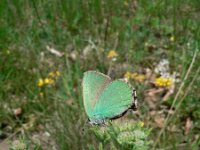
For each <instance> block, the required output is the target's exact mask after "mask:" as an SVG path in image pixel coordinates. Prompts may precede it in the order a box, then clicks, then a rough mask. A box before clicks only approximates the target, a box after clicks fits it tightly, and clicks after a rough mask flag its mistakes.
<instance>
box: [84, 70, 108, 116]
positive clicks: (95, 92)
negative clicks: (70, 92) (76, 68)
mask: <svg viewBox="0 0 200 150" xmlns="http://www.w3.org/2000/svg"><path fill="white" fill-rule="evenodd" d="M110 82H111V79H110V77H109V76H106V75H104V74H102V73H99V72H96V71H87V72H85V73H84V77H83V81H82V88H83V103H84V107H85V111H86V113H87V115H88V116H89V117H92V116H93V114H94V107H95V105H96V102H97V101H98V99H99V97H100V95H101V94H102V91H103V90H104V89H105V87H106V86H107V85H108V84H109V83H110Z"/></svg>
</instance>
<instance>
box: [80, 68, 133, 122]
mask: <svg viewBox="0 0 200 150" xmlns="http://www.w3.org/2000/svg"><path fill="white" fill-rule="evenodd" d="M82 86H83V103H84V107H85V111H86V114H87V115H88V117H89V120H90V123H91V124H104V123H105V120H107V119H113V118H117V117H119V116H121V115H123V114H125V113H126V112H127V110H128V109H131V108H133V107H136V106H135V99H134V97H133V96H132V94H133V92H132V88H131V87H130V86H129V85H128V84H127V83H125V82H123V81H121V80H115V81H111V79H110V77H109V76H106V75H104V74H102V73H99V72H96V71H87V72H85V73H84V77H83V82H82Z"/></svg>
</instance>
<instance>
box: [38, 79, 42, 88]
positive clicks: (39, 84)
mask: <svg viewBox="0 0 200 150" xmlns="http://www.w3.org/2000/svg"><path fill="white" fill-rule="evenodd" d="M37 85H38V86H39V87H42V86H43V85H44V80H43V79H39V80H38V84H37Z"/></svg>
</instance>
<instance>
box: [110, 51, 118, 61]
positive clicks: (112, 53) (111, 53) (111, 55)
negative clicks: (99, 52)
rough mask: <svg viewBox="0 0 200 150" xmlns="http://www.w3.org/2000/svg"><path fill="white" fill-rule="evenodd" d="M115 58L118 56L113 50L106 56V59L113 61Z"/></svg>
mask: <svg viewBox="0 0 200 150" xmlns="http://www.w3.org/2000/svg"><path fill="white" fill-rule="evenodd" d="M117 56H118V54H117V52H116V51H115V50H110V51H109V53H108V55H107V58H108V59H113V58H115V57H117Z"/></svg>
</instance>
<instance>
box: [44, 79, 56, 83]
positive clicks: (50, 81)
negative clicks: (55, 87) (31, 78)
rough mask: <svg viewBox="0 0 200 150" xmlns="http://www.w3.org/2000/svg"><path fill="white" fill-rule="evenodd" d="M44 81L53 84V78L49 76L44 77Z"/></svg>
mask: <svg viewBox="0 0 200 150" xmlns="http://www.w3.org/2000/svg"><path fill="white" fill-rule="evenodd" d="M44 83H45V84H53V83H54V80H53V79H51V78H45V79H44Z"/></svg>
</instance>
